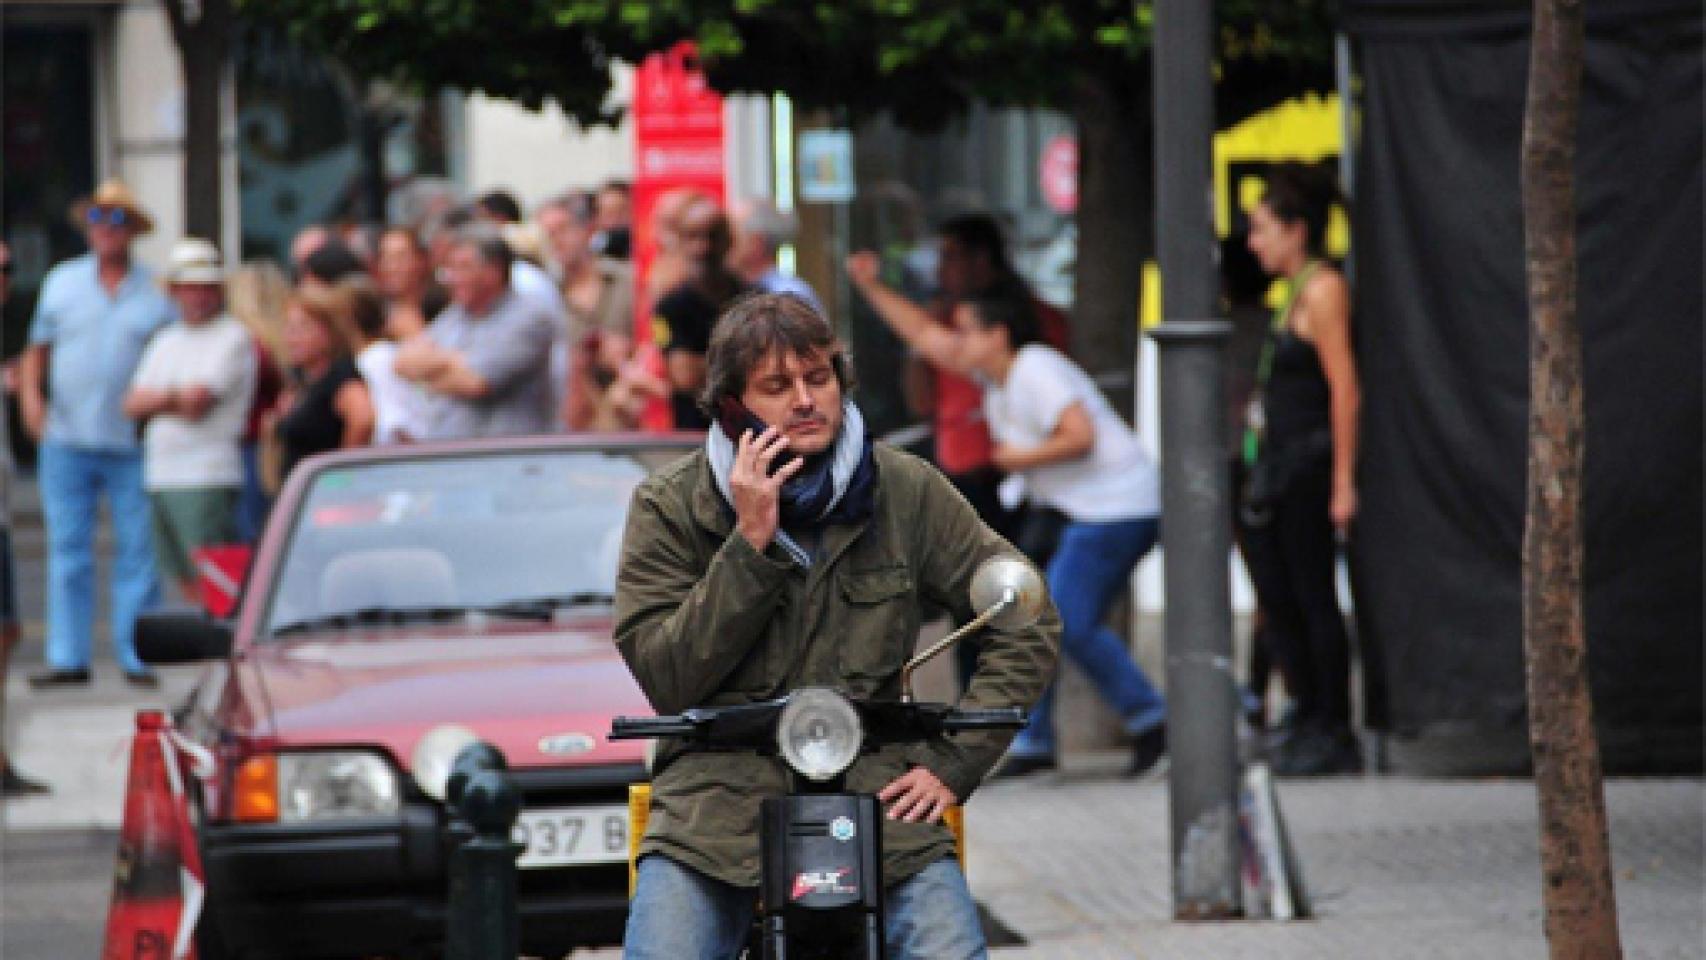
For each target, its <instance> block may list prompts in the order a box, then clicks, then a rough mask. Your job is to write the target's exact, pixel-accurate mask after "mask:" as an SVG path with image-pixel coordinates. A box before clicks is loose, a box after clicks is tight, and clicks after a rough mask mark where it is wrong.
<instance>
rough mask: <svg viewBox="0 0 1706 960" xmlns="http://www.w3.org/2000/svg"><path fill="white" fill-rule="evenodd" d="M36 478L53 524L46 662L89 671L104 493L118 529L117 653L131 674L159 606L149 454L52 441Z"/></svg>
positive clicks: (45, 514) (57, 667) (49, 541)
mask: <svg viewBox="0 0 1706 960" xmlns="http://www.w3.org/2000/svg"><path fill="white" fill-rule="evenodd" d="M36 477H37V480H38V483H39V485H40V487H41V510H42V521H43V522H44V524H45V525H46V527H47V664H48V666H49V667H52V668H53V669H55V670H80V669H87V668H88V666H89V653H90V650H89V648H90V646H91V640H90V638H91V636H92V634H93V630H94V621H95V519H96V515H97V512H98V509H99V501H100V497H101V494H102V493H105V494H106V497H107V509H108V512H109V514H110V515H111V518H112V526H113V549H114V555H113V568H112V618H113V619H112V640H113V654H114V656H115V657H116V658H117V660H118V664H119V667H120V668H121V669H123V670H124V671H125V672H126V673H138V672H141V671H142V670H143V669H144V667H143V665H142V661H141V660H139V659H137V656H136V643H135V633H136V618H137V616H138V615H139V614H141V613H142V611H143V610H145V609H147V608H148V607H151V606H153V605H154V604H156V603H158V602H159V599H160V586H159V581H158V580H157V579H156V577H155V573H154V550H153V544H152V542H151V541H150V539H149V537H150V533H149V512H148V495H147V493H145V492H144V491H143V489H142V455H141V454H139V453H116V452H109V451H105V450H88V449H83V448H80V447H72V446H66V445H64V444H59V443H55V442H53V441H51V440H49V441H46V442H44V443H43V444H42V445H41V450H40V454H39V459H38V466H37V471H36Z"/></svg>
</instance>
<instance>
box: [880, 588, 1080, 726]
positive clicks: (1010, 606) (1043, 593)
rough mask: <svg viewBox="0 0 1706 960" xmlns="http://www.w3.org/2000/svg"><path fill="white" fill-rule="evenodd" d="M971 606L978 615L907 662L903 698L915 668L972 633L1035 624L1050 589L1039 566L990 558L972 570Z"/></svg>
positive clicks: (902, 677) (902, 676)
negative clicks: (985, 629)
mask: <svg viewBox="0 0 1706 960" xmlns="http://www.w3.org/2000/svg"><path fill="white" fill-rule="evenodd" d="M971 606H972V609H973V610H976V611H977V617H976V618H974V619H973V620H972V621H971V622H970V623H968V624H966V625H965V626H963V627H961V628H959V629H958V630H955V631H954V632H953V633H950V634H948V635H947V636H945V637H943V638H942V639H940V640H938V641H936V642H935V643H934V644H932V645H931V646H930V649H928V650H925V651H924V652H923V653H920V654H918V655H917V656H915V657H913V658H912V659H911V660H908V661H907V662H906V666H905V667H903V668H902V669H901V671H900V697H901V699H902V700H906V701H911V700H912V674H913V671H915V670H917V669H918V668H919V667H921V666H923V665H924V664H925V663H927V662H928V661H929V660H930V659H931V658H932V657H934V656H936V655H937V654H939V653H941V652H942V651H943V650H946V649H948V648H949V647H951V646H953V645H954V644H956V643H959V642H960V641H961V640H963V639H964V638H966V637H968V636H970V635H971V634H972V633H974V632H976V631H978V630H982V629H983V628H984V627H986V626H989V625H990V624H994V625H995V626H998V627H1001V628H1003V629H1006V630H1017V629H1021V628H1024V627H1028V626H1030V625H1031V624H1033V623H1036V622H1037V620H1038V618H1040V617H1041V616H1042V615H1043V611H1044V610H1045V609H1047V607H1048V588H1047V587H1046V586H1044V585H1043V578H1042V577H1040V576H1038V575H1037V571H1036V568H1035V567H1033V566H1031V565H1030V564H1028V563H1026V562H1025V561H1023V560H1021V559H1019V558H1018V557H1012V556H1006V557H991V558H989V559H988V560H985V561H984V562H983V563H982V564H980V565H979V566H978V568H977V569H976V570H975V571H973V572H972V577H971Z"/></svg>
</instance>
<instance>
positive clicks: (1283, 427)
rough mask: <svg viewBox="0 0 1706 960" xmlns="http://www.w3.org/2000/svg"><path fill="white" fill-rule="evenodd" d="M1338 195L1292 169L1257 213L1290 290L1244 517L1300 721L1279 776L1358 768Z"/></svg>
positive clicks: (1350, 432) (1247, 449)
mask: <svg viewBox="0 0 1706 960" xmlns="http://www.w3.org/2000/svg"><path fill="white" fill-rule="evenodd" d="M1336 197H1337V189H1336V188H1335V187H1334V186H1333V184H1332V183H1331V181H1330V180H1328V179H1327V178H1325V177H1324V176H1321V175H1320V174H1319V173H1318V172H1317V171H1315V170H1312V169H1308V168H1303V167H1282V168H1280V169H1279V170H1277V171H1276V172H1275V173H1274V174H1273V175H1272V177H1271V178H1270V179H1269V182H1268V189H1267V192H1266V194H1264V196H1263V197H1262V200H1261V202H1260V203H1258V204H1257V205H1256V206H1255V207H1254V208H1253V209H1252V210H1251V211H1250V241H1249V242H1250V250H1251V252H1252V253H1254V254H1255V255H1256V258H1257V259H1258V260H1260V261H1261V264H1262V268H1263V269H1264V270H1266V271H1267V272H1268V273H1270V274H1274V275H1277V276H1279V277H1282V278H1284V279H1285V280H1286V282H1287V285H1288V287H1289V293H1288V294H1287V296H1286V299H1285V302H1284V303H1283V304H1282V305H1281V306H1280V308H1279V310H1277V311H1276V312H1275V314H1274V322H1273V327H1272V331H1271V333H1270V336H1269V339H1268V343H1267V345H1266V346H1265V347H1264V348H1263V351H1262V356H1261V360H1260V362H1259V364H1258V367H1257V371H1256V389H1255V395H1254V397H1253V398H1252V400H1251V403H1250V407H1249V414H1248V419H1247V428H1246V431H1245V443H1244V450H1243V454H1244V459H1245V461H1246V463H1247V464H1248V465H1249V467H1250V479H1249V481H1248V482H1247V483H1246V485H1245V491H1244V497H1243V501H1244V502H1243V504H1242V509H1241V517H1242V520H1243V523H1244V528H1245V529H1244V536H1243V543H1244V552H1245V560H1246V565H1247V566H1248V567H1249V570H1250V578H1251V580H1253V581H1254V582H1255V585H1256V594H1257V596H1258V598H1259V599H1260V600H1261V604H1262V612H1263V620H1264V628H1265V630H1266V633H1267V636H1268V638H1269V641H1270V643H1271V644H1272V649H1273V655H1274V658H1275V660H1276V661H1278V663H1279V665H1280V669H1281V671H1282V672H1283V673H1284V676H1285V680H1286V687H1287V688H1288V689H1289V690H1290V691H1291V695H1292V698H1293V700H1294V702H1295V705H1296V709H1295V712H1294V715H1293V717H1294V719H1293V725H1292V729H1291V730H1290V732H1289V733H1288V734H1287V735H1286V736H1285V737H1284V739H1283V740H1282V741H1281V743H1280V746H1279V752H1278V756H1277V757H1276V758H1275V761H1274V769H1275V771H1276V772H1278V773H1282V774H1291V775H1299V776H1303V775H1318V774H1331V773H1345V772H1353V771H1356V770H1359V769H1361V767H1362V761H1361V758H1360V756H1359V754H1358V750H1357V744H1356V737H1355V736H1354V734H1353V733H1352V731H1351V716H1350V640H1349V637H1348V635H1347V634H1346V631H1345V621H1344V615H1343V614H1342V613H1341V612H1340V610H1339V601H1338V593H1337V588H1336V585H1335V566H1336V562H1337V549H1336V541H1335V536H1334V533H1335V530H1337V531H1338V532H1339V533H1346V532H1348V531H1349V528H1350V524H1351V521H1352V520H1353V519H1354V518H1355V517H1356V512H1357V488H1356V451H1357V416H1358V409H1359V407H1360V405H1361V402H1362V401H1361V397H1362V391H1361V387H1360V386H1359V384H1358V379H1357V370H1356V360H1355V357H1354V356H1353V355H1352V351H1351V299H1350V287H1349V285H1348V284H1347V283H1346V282H1345V278H1344V276H1343V275H1342V274H1341V273H1339V271H1338V270H1337V269H1335V268H1334V266H1333V265H1332V264H1331V263H1330V262H1329V261H1328V259H1327V249H1326V246H1327V223H1328V217H1329V215H1330V212H1331V210H1332V205H1333V202H1334V200H1335V198H1336Z"/></svg>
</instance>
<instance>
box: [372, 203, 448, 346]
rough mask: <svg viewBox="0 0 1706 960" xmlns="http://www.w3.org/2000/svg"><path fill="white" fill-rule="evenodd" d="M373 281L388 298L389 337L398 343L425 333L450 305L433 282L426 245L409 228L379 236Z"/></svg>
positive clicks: (386, 310) (389, 231)
mask: <svg viewBox="0 0 1706 960" xmlns="http://www.w3.org/2000/svg"><path fill="white" fill-rule="evenodd" d="M373 278H374V281H375V282H376V283H378V285H379V292H380V293H381V294H382V295H384V297H385V327H386V334H387V336H389V337H390V338H391V339H392V340H395V341H397V342H398V343H402V342H403V341H404V340H407V339H409V338H410V337H413V336H414V335H415V334H417V333H420V332H421V331H422V330H425V329H426V325H427V324H428V323H431V322H432V318H433V317H436V316H438V312H439V311H440V310H443V309H444V307H445V305H446V304H448V303H449V302H450V298H449V297H447V296H446V295H445V293H444V290H443V288H441V287H439V285H438V284H437V283H434V282H433V277H432V257H431V256H430V255H429V254H428V252H427V246H426V244H425V243H423V242H422V241H421V238H420V235H419V234H417V233H415V232H414V231H413V230H410V229H409V228H408V227H388V228H386V230H385V232H384V233H382V234H380V235H379V258H378V260H377V261H376V262H375V264H374V270H373Z"/></svg>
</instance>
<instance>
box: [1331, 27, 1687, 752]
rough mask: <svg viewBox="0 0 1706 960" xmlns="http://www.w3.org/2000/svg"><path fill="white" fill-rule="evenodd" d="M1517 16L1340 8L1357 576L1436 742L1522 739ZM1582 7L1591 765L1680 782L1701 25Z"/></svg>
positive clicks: (1582, 314)
mask: <svg viewBox="0 0 1706 960" xmlns="http://www.w3.org/2000/svg"><path fill="white" fill-rule="evenodd" d="M1525 7H1526V5H1525V4H1511V3H1505V2H1493V3H1477V4H1464V3H1457V2H1445V0H1436V2H1431V3H1430V2H1418V0H1346V4H1345V20H1346V26H1347V29H1348V30H1349V31H1350V32H1351V34H1352V36H1353V37H1354V38H1355V40H1356V41H1357V43H1356V50H1357V57H1358V67H1359V68H1360V72H1361V75H1362V78H1363V82H1364V88H1363V116H1362V138H1361V146H1360V154H1359V155H1358V158H1357V166H1356V184H1355V186H1356V190H1355V194H1356V195H1355V198H1354V212H1353V224H1354V236H1355V246H1356V253H1355V270H1356V277H1355V279H1356V308H1355V309H1356V313H1355V323H1356V326H1357V330H1358V334H1357V335H1358V352H1359V360H1360V364H1361V369H1362V373H1363V377H1364V383H1365V391H1366V396H1365V400H1364V419H1363V437H1364V439H1363V454H1362V462H1361V467H1360V469H1361V477H1360V481H1361V486H1362V513H1361V516H1360V518H1359V522H1358V528H1357V531H1356V542H1355V544H1354V551H1353V571H1354V574H1353V575H1354V578H1355V584H1356V586H1357V588H1358V596H1357V603H1358V616H1359V620H1360V627H1361V629H1362V633H1363V636H1364V642H1365V643H1366V644H1371V645H1374V646H1375V650H1376V652H1377V653H1378V654H1380V656H1379V657H1376V658H1375V662H1379V661H1380V660H1381V659H1383V660H1384V672H1385V680H1386V696H1387V699H1388V702H1387V708H1388V711H1389V715H1390V722H1391V725H1392V728H1393V730H1394V731H1395V732H1397V733H1398V734H1400V739H1402V738H1403V737H1404V736H1409V737H1412V738H1425V737H1427V736H1428V735H1429V734H1430V732H1438V731H1445V730H1452V731H1455V732H1456V733H1457V734H1458V735H1460V736H1459V740H1458V742H1459V743H1466V742H1473V741H1474V740H1475V739H1477V738H1490V739H1491V740H1493V741H1499V742H1503V743H1507V744H1511V743H1515V744H1520V743H1521V737H1522V736H1524V735H1525V730H1526V728H1525V719H1524V701H1525V695H1524V677H1523V657H1522V634H1521V629H1522V610H1521V592H1520V590H1521V543H1522V530H1523V517H1524V512H1525V506H1526V504H1525V497H1526V482H1527V481H1526V470H1527V411H1528V316H1527V294H1526V290H1527V286H1526V278H1525V273H1524V252H1523V234H1522V229H1523V227H1522V214H1521V206H1520V204H1521V190H1520V183H1519V169H1518V166H1519V154H1520V150H1521V142H1522V118H1523V105H1524V99H1525V95H1526V86H1527V73H1528V18H1527V14H1526V10H1525ZM1587 9H1588V11H1589V30H1588V43H1587V67H1586V73H1585V80H1584V83H1583V90H1582V112H1581V126H1580V136H1579V145H1578V154H1577V167H1576V170H1577V204H1578V208H1579V211H1580V215H1579V221H1578V222H1579V234H1578V250H1579V254H1580V274H1579V278H1580V287H1579V292H1578V304H1579V321H1580V324H1581V328H1582V332H1583V347H1584V354H1585V363H1586V392H1587V421H1588V422H1587V472H1586V478H1585V494H1584V496H1585V500H1586V551H1587V555H1586V560H1587V569H1586V578H1587V582H1586V587H1587V601H1586V602H1587V626H1588V639H1589V644H1590V648H1591V660H1590V668H1591V672H1592V680H1593V688H1594V695H1595V704H1596V711H1597V717H1598V720H1599V723H1600V727H1601V730H1602V735H1603V740H1604V748H1605V752H1606V762H1607V767H1608V769H1611V770H1635V769H1655V768H1673V769H1674V768H1676V767H1677V766H1679V765H1681V766H1692V767H1695V768H1697V767H1698V766H1699V764H1700V749H1701V746H1700V744H1701V728H1702V723H1703V712H1702V692H1701V691H1702V678H1703V673H1702V647H1703V635H1702V603H1703V599H1702V598H1703V588H1702V580H1703V576H1706V571H1703V568H1702V524H1703V516H1702V507H1701V504H1702V499H1703V489H1702V482H1703V477H1702V428H1703V423H1702V403H1703V398H1702V368H1703V364H1706V355H1703V353H1702V334H1701V330H1702V325H1703V320H1702V314H1703V297H1702V276H1703V249H1702V231H1703V218H1702V203H1703V199H1706V198H1703V196H1702V163H1703V156H1702V117H1703V115H1706V114H1703V103H1702V82H1703V74H1702V35H1701V23H1700V20H1701V7H1700V5H1699V3H1698V0H1695V2H1692V3H1677V2H1675V0H1620V2H1618V3H1598V4H1588V6H1587ZM1464 733H1468V734H1469V737H1468V738H1463V737H1462V736H1461V735H1462V734H1464ZM1507 755H1508V754H1507ZM1690 758H1691V759H1692V763H1691V764H1690V762H1689V759H1690ZM1473 765H1474V764H1473V763H1471V766H1473ZM1445 766H1446V767H1450V766H1451V765H1450V764H1449V763H1448V764H1446V765H1445Z"/></svg>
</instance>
